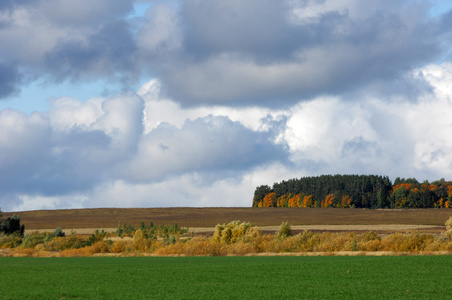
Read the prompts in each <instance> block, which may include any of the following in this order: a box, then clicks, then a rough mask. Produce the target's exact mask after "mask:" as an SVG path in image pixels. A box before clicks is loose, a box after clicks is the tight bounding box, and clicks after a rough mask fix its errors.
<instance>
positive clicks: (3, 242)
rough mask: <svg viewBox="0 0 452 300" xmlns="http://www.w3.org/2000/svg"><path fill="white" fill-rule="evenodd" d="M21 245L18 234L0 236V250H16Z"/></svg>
mask: <svg viewBox="0 0 452 300" xmlns="http://www.w3.org/2000/svg"><path fill="white" fill-rule="evenodd" d="M21 243H22V236H21V235H20V234H19V233H13V234H10V235H5V234H0V248H16V247H17V246H19V245H20V244H21Z"/></svg>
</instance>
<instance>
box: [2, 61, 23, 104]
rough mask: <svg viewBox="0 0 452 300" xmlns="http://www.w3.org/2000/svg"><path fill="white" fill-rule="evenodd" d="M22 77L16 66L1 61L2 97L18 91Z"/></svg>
mask: <svg viewBox="0 0 452 300" xmlns="http://www.w3.org/2000/svg"><path fill="white" fill-rule="evenodd" d="M21 78H22V76H21V74H20V72H19V70H18V69H17V67H16V66H14V65H11V64H1V63H0V99H1V98H6V97H8V96H10V95H12V94H14V93H16V92H17V90H18V86H19V84H20V81H21Z"/></svg>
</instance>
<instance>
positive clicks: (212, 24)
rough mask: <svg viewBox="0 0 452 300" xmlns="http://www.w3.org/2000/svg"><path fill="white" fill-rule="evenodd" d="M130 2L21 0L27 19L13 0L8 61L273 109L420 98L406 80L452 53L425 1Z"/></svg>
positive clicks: (79, 77) (38, 70)
mask: <svg viewBox="0 0 452 300" xmlns="http://www.w3.org/2000/svg"><path fill="white" fill-rule="evenodd" d="M133 3H134V1H111V0H99V1H95V3H91V2H89V1H88V0H84V1H62V0H48V1H43V0H41V1H35V2H27V1H24V2H20V3H19V4H17V5H20V6H21V7H23V8H24V9H25V11H26V14H23V15H19V14H15V13H14V12H15V11H17V7H18V6H17V5H16V4H14V5H13V2H10V1H7V2H5V3H4V4H3V9H5V10H6V9H10V10H11V13H10V14H6V15H7V16H8V17H7V18H4V20H2V22H6V23H8V24H14V26H6V27H2V28H1V29H0V30H2V31H4V32H3V33H4V34H3V35H2V34H0V38H1V41H0V42H1V43H2V44H4V45H11V46H8V47H7V48H6V49H3V50H0V54H1V55H3V56H4V57H6V58H5V59H7V60H8V61H14V62H17V66H18V68H20V70H26V71H27V74H30V75H29V76H30V77H31V78H33V76H32V75H35V76H36V78H39V77H40V76H42V75H44V76H49V75H50V77H51V78H56V79H58V80H60V81H63V80H67V79H70V80H73V81H82V82H83V81H91V80H93V79H105V78H109V79H116V80H118V81H119V82H120V83H122V84H123V85H124V86H125V87H127V86H134V85H135V84H136V83H137V82H138V80H142V76H153V77H158V78H160V79H161V81H162V87H163V91H164V92H165V93H166V95H168V96H169V97H170V98H172V99H174V100H175V101H178V102H180V103H182V104H183V105H185V106H197V105H212V104H225V105H228V104H230V105H245V106H249V105H263V106H272V107H277V106H288V105H291V104H293V103H295V102H297V101H300V100H306V99H312V98H313V97H315V96H318V95H326V94H329V95H331V94H342V95H344V94H352V93H353V92H356V91H362V90H366V89H370V90H372V89H374V90H375V93H378V92H379V93H380V94H384V93H386V94H391V93H392V94H403V93H406V92H409V91H411V93H412V95H410V96H409V98H416V97H417V96H418V94H414V95H413V92H412V91H413V90H414V91H416V90H417V89H416V87H418V86H419V84H418V82H413V81H412V80H409V79H408V78H407V77H406V73H407V72H409V71H411V70H412V69H415V68H418V67H421V66H423V65H425V64H428V63H430V62H431V61H435V60H437V59H440V58H441V57H444V56H447V55H448V54H449V53H450V50H448V49H449V48H450V46H447V45H450V43H449V44H448V43H447V39H449V38H450V33H451V31H452V29H451V28H452V27H451V26H449V24H450V14H451V13H450V12H448V13H446V14H443V15H440V16H438V17H435V18H434V17H432V16H431V15H430V14H429V7H428V6H427V5H426V2H423V1H421V2H417V1H409V0H405V1H378V0H371V1H367V2H366V5H362V4H361V3H359V2H358V1H355V0H344V1H339V2H337V1H302V0H299V1H289V0H285V1H271V0H264V1H258V0H241V1H239V0H233V1H227V2H224V1H211V0H198V1H179V2H178V4H177V5H174V3H165V2H159V3H158V4H157V5H151V6H150V7H149V10H148V12H147V13H146V15H145V16H143V17H140V18H130V13H131V12H132V11H133ZM19 20H22V21H21V22H19ZM6 23H5V24H6ZM18 24H19V25H18ZM30 24H33V25H34V26H30ZM0 33H2V32H0ZM34 34H35V35H37V36H40V37H41V36H42V40H41V39H32V40H30V38H29V37H30V35H32V36H33V35H34ZM445 44H447V45H446V46H445ZM18 45H26V47H25V48H24V47H23V46H22V47H19V46H18ZM15 47H16V48H15ZM46 78H47V77H46ZM118 81H116V82H115V83H117V82H118ZM394 82H398V84H397V85H398V86H402V87H404V88H399V89H394V88H389V89H388V88H386V85H390V84H392V83H394ZM376 89H378V90H376ZM350 98H353V97H350ZM354 98H357V97H354Z"/></svg>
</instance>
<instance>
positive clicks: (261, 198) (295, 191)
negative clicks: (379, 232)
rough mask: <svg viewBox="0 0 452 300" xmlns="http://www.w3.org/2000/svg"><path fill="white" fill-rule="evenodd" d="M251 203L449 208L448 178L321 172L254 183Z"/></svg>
mask: <svg viewBox="0 0 452 300" xmlns="http://www.w3.org/2000/svg"><path fill="white" fill-rule="evenodd" d="M253 207H342V208H346V207H356V208H371V209H376V208H433V207H438V208H449V207H452V182H451V181H445V180H444V179H440V180H437V181H433V182H431V183H430V182H428V181H427V180H426V181H424V182H422V183H420V182H418V181H417V180H416V179H415V178H408V179H405V178H400V177H397V178H396V179H395V181H394V183H392V182H391V180H390V179H389V177H388V176H379V175H321V176H313V177H302V178H299V179H289V180H287V181H285V180H283V181H281V182H279V183H274V184H273V186H272V187H270V186H268V185H261V186H258V187H257V188H256V190H255V192H254V197H253Z"/></svg>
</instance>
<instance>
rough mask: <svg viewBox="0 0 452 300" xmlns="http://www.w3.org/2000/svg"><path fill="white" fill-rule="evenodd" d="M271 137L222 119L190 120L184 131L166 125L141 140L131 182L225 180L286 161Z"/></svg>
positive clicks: (132, 169) (131, 167) (131, 169)
mask: <svg viewBox="0 0 452 300" xmlns="http://www.w3.org/2000/svg"><path fill="white" fill-rule="evenodd" d="M270 137H271V136H269V134H268V133H266V132H253V131H251V130H249V129H246V128H245V127H244V126H243V125H242V124H240V123H238V122H232V121H231V120H230V119H229V118H227V117H221V116H212V115H209V116H206V117H204V118H199V119H196V120H194V121H191V120H187V121H186V122H185V123H184V125H183V127H182V128H181V129H178V128H176V127H174V126H172V125H170V124H165V123H163V124H161V125H159V126H158V127H157V128H155V129H153V130H152V131H151V132H149V133H148V134H146V135H145V136H143V138H142V139H141V140H140V143H139V145H138V151H137V155H136V157H135V158H134V159H133V160H132V162H131V165H130V171H129V174H130V178H136V180H138V181H143V180H145V181H149V180H151V181H155V180H162V179H165V178H166V177H167V176H170V175H175V174H181V173H187V172H199V173H204V172H207V173H209V174H212V175H211V176H214V177H221V176H223V175H224V174H226V176H227V174H228V172H232V174H237V173H240V172H241V171H243V170H248V169H252V168H253V167H255V166H258V165H261V164H266V163H269V162H272V161H279V160H281V161H282V160H284V157H285V152H284V150H283V149H282V148H281V147H280V146H278V145H275V144H273V143H272V142H271V140H270ZM220 174H222V175H220ZM233 176H235V175H233Z"/></svg>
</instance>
